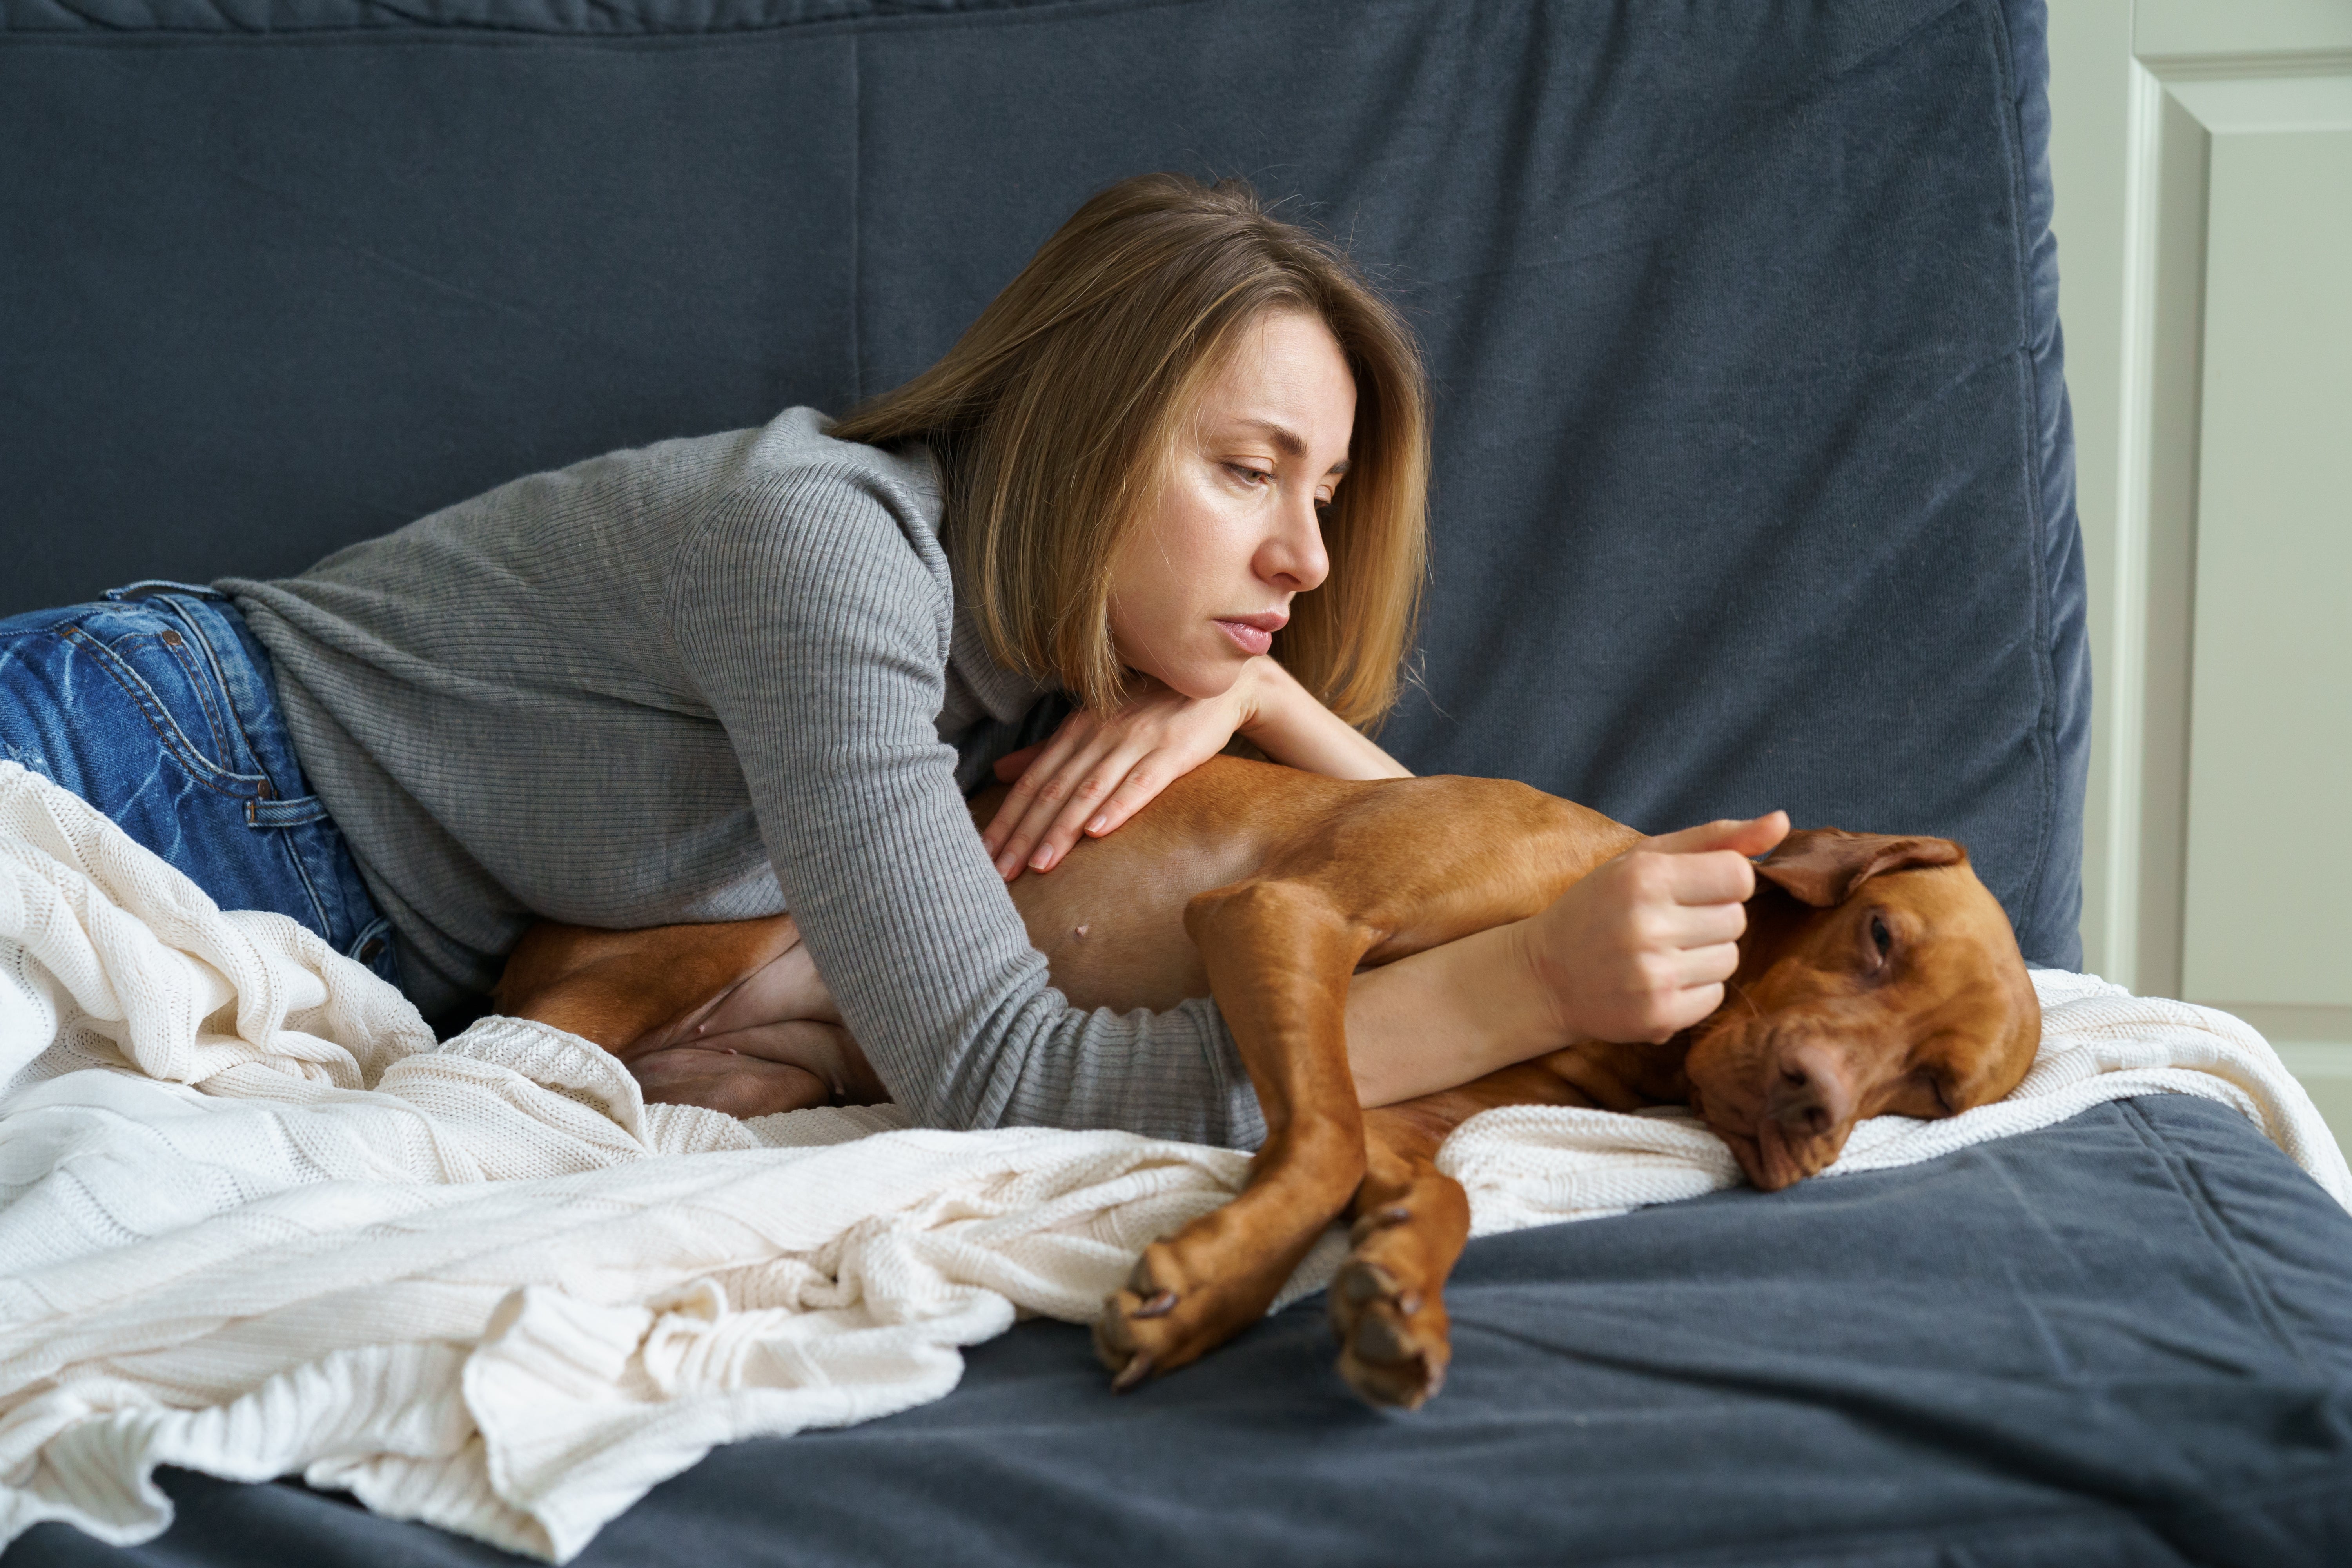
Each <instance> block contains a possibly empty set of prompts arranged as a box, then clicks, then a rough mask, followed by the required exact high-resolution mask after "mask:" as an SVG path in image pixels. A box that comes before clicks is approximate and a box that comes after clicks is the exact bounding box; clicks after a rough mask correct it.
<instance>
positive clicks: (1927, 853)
mask: <svg viewBox="0 0 2352 1568" xmlns="http://www.w3.org/2000/svg"><path fill="white" fill-rule="evenodd" d="M1968 858H1969V852H1968V851H1967V850H1966V849H1963V848H1961V847H1959V846H1958V844H1955V843H1953V842H1952V841H1951V840H1950V839H1948V838H1927V837H1918V836H1916V835H1907V834H1906V835H1901V836H1897V835H1895V834H1891V833H1848V832H1846V831H1845V830H1844V829H1843V828H1842V827H1801V828H1799V829H1797V830H1796V831H1795V832H1793V833H1791V834H1790V835H1789V837H1786V838H1783V839H1782V840H1780V847H1777V848H1775V849H1774V850H1773V851H1772V853H1771V854H1769V855H1768V856H1766V857H1765V858H1763V859H1761V860H1759V861H1758V862H1757V863H1756V874H1757V875H1758V876H1759V877H1762V878H1764V879H1766V880H1768V881H1770V882H1774V883H1777V884H1778V885H1779V886H1780V887H1781V888H1783V889H1786V890H1787V891H1789V892H1790V893H1791V894H1793V895H1794V896H1795V897H1797V898H1799V899H1801V900H1804V901H1805V902H1806V903H1809V904H1811V905H1813V906H1815V907H1816V908H1819V909H1828V908H1829V907H1830V906H1832V904H1842V903H1843V902H1845V900H1847V898H1848V897H1850V896H1851V895H1852V894H1853V890H1854V889H1856V888H1858V887H1860V886H1862V884H1863V883H1864V882H1866V881H1868V880H1869V879H1871V878H1873V877H1875V876H1877V875H1878V874H1879V873H1880V872H1881V871H1908V870H1910V869H1912V868H1915V867H1920V866H1960V865H1965V864H1967V862H1968Z"/></svg>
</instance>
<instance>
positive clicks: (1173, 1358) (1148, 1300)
mask: <svg viewBox="0 0 2352 1568" xmlns="http://www.w3.org/2000/svg"><path fill="white" fill-rule="evenodd" d="M1261 1283H1262V1282H1259V1281H1255V1280H1243V1281H1234V1280H1230V1279H1217V1278H1215V1277H1213V1276H1212V1277H1209V1278H1207V1279H1198V1278H1195V1277H1193V1276H1192V1274H1191V1273H1190V1272H1189V1271H1188V1270H1187V1269H1186V1268H1185V1267H1184V1262H1183V1256H1182V1252H1181V1238H1179V1239H1178V1241H1175V1242H1171V1241H1169V1240H1160V1241H1155V1242H1153V1243H1152V1244H1151V1245H1150V1247H1145V1248H1144V1250H1143V1256H1142V1257H1140V1258H1137V1259H1136V1260H1135V1269H1134V1272H1132V1273H1131V1274H1129V1276H1128V1279H1127V1284H1126V1286H1125V1288H1124V1289H1118V1290H1115V1291H1113V1292H1112V1293H1111V1294H1110V1296H1109V1297H1108V1298H1107V1299H1106V1300H1104V1302H1103V1310H1102V1316H1100V1317H1099V1318H1097V1319H1096V1320H1095V1332H1094V1340H1095V1354H1096V1355H1097V1357H1099V1358H1100V1359H1101V1361H1102V1363H1103V1365H1105V1366H1107V1367H1108V1368H1109V1369H1110V1371H1111V1373H1112V1377H1111V1384H1110V1385H1111V1388H1112V1389H1113V1391H1115V1392H1117V1393H1121V1394H1123V1393H1125V1392H1126V1391H1127V1390H1129V1389H1130V1388H1133V1387H1134V1386H1135V1385H1136V1384H1139V1383H1141V1382H1142V1381H1144V1379H1146V1378H1150V1377H1157V1376H1159V1375H1160V1373H1167V1372H1173V1371H1175V1370H1176V1368H1178V1367H1180V1366H1182V1365H1184V1364H1185V1363H1188V1362H1192V1361H1195V1360H1197V1359H1199V1358H1200V1357H1201V1356H1203V1355H1205V1354H1207V1353H1208V1352H1211V1351H1213V1350H1214V1349H1216V1348H1217V1347H1218V1346H1219V1345H1221V1344H1223V1343H1224V1342H1226V1341H1227V1340H1229V1339H1231V1338H1233V1337H1234V1335H1235V1334H1236V1333H1239V1332H1240V1331H1242V1330H1243V1329H1244V1328H1246V1327H1248V1326H1249V1324H1250V1323H1251V1322H1253V1321H1255V1320H1256V1319H1257V1318H1260V1317H1263V1316H1264V1315H1265V1308H1266V1301H1267V1300H1271V1299H1272V1292H1271V1290H1270V1289H1268V1290H1262V1289H1260V1288H1259V1287H1260V1284H1261Z"/></svg>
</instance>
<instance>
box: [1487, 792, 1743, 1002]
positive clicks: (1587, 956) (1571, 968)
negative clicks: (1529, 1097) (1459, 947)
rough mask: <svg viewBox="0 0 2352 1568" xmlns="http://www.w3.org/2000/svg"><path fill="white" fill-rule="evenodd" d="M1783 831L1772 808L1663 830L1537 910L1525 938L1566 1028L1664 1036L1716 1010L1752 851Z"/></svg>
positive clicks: (1732, 954)
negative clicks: (1740, 819) (1742, 816)
mask: <svg viewBox="0 0 2352 1568" xmlns="http://www.w3.org/2000/svg"><path fill="white" fill-rule="evenodd" d="M1788 831H1789V816H1788V813H1786V812H1782V811H1775V812H1771V813H1769V814H1768V815H1766V816H1759V817H1754V818H1751V819H1750V820H1748V821H1746V822H1731V821H1727V822H1710V823H1708V824H1706V826H1700V827H1686V828H1685V829H1683V831H1681V832H1680V833H1668V834H1664V835H1662V836H1661V837H1656V838H1653V839H1650V840H1649V841H1648V842H1646V843H1644V844H1643V845H1641V846H1639V847H1636V848H1633V849H1629V850H1627V851H1626V852H1625V853H1624V854H1622V855H1620V856H1618V857H1617V858H1615V859H1613V860H1610V861H1607V862H1605V863H1604V864H1602V865H1601V866H1600V867H1598V868H1595V869H1594V870H1593V871H1592V872H1591V874H1590V875H1588V876H1586V877H1585V878H1584V879H1583V880H1581V881H1580V882H1578V883H1577V884H1575V886H1573V887H1571V888H1570V889H1568V891H1566V892H1565V893H1562V894H1561V895H1560V896H1559V898H1558V899H1555V900H1553V901H1552V903H1551V905H1550V907H1549V908H1548V909H1546V910H1544V911H1543V912H1542V913H1541V914H1538V915H1537V916H1536V917H1535V918H1534V920H1533V921H1531V922H1530V930H1529V934H1530V935H1531V936H1532V937H1533V938H1534V942H1533V950H1534V953H1535V957H1536V961H1537V963H1538V966H1539V967H1540V969H1541V971H1542V979H1543V981H1544V984H1545V986H1546V988H1547V989H1548V990H1549V992H1550V993H1551V994H1552V996H1553V997H1554V999H1555V1000H1554V1005H1555V1006H1556V1007H1557V1008H1558V1010H1559V1026H1560V1030H1561V1033H1562V1034H1563V1036H1565V1037H1570V1038H1578V1039H1595V1040H1616V1041H1624V1042H1632V1041H1636V1040H1646V1041H1650V1042H1652V1043H1657V1042H1663V1041H1664V1040H1667V1039H1671V1038H1672V1037H1674V1036H1675V1034H1676V1033H1678V1032H1679V1031H1681V1030H1684V1029H1687V1028H1689V1027H1690V1026H1692V1025H1694V1024H1696V1023H1697V1022H1698V1021H1699V1020H1700V1019H1702V1018H1705V1017H1706V1016H1707V1015H1708V1014H1710V1013H1712V1012H1714V1011H1715V1010H1716V1009H1717V1007H1719V1006H1721V1005H1723V994H1724V985H1725V984H1726V983H1727V982H1728V981H1729V980H1730V979H1731V977H1732V975H1733V974H1734V973H1737V972H1738V968H1739V947H1738V941H1739V936H1740V933H1741V932H1743V931H1746V930H1747V929H1748V912H1747V910H1746V909H1745V908H1744V907H1743V906H1744V905H1745V904H1746V902H1747V900H1748V896H1749V895H1750V894H1752V893H1754V892H1755V890H1756V869H1755V868H1754V867H1753V866H1752V865H1750V864H1749V863H1748V862H1749V858H1750V857H1752V856H1757V855H1761V854H1763V853H1764V852H1765V851H1766V850H1768V849H1769V848H1771V847H1773V846H1774V845H1776V844H1778V843H1780V840H1781V839H1782V838H1783V837H1786V835H1787V834H1788Z"/></svg>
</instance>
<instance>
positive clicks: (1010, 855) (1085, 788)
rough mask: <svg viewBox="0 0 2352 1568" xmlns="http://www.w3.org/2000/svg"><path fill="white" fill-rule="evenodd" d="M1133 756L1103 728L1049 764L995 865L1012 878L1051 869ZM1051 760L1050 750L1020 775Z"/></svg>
mask: <svg viewBox="0 0 2352 1568" xmlns="http://www.w3.org/2000/svg"><path fill="white" fill-rule="evenodd" d="M1132 759H1133V749H1132V748H1131V747H1130V746H1126V745H1122V744H1120V743H1119V742H1118V740H1117V738H1116V737H1114V736H1112V735H1109V734H1107V733H1106V734H1097V735H1096V736H1094V737H1092V738H1091V740H1090V741H1089V742H1088V743H1087V745H1085V746H1083V747H1080V748H1078V749H1076V751H1074V752H1071V754H1070V755H1069V756H1067V757H1066V758H1065V759H1064V760H1062V761H1061V762H1060V763H1058V764H1055V765H1053V773H1052V775H1051V776H1050V777H1047V778H1045V779H1044V780H1042V781H1041V782H1040V783H1039V784H1038V785H1037V787H1036V789H1035V790H1034V793H1033V795H1032V798H1031V800H1030V801H1029V803H1028V805H1027V808H1026V809H1025V810H1024V812H1023V814H1022V816H1021V820H1020V822H1019V824H1018V825H1017V826H1015V827H1014V828H1013V831H1012V832H1011V833H1010V834H1008V835H1007V836H1006V837H1005V839H1004V843H1003V847H1002V848H1001V849H1000V850H999V851H998V853H997V855H996V868H997V870H998V871H1000V872H1002V873H1003V875H1004V879H1005V880H1006V881H1008V882H1009V881H1011V880H1012V879H1013V878H1015V877H1018V876H1019V875H1020V874H1021V872H1022V871H1023V869H1024V868H1026V869H1028V870H1032V871H1045V870H1050V869H1052V868H1053V867H1054V865H1055V863H1056V862H1057V861H1059V860H1060V859H1061V858H1062V857H1063V856H1064V855H1066V854H1067V853H1069V848H1070V846H1071V845H1072V844H1074V843H1076V841H1077V837H1078V831H1079V829H1080V828H1082V827H1083V826H1085V825H1086V823H1087V819H1088V818H1089V817H1091V816H1094V815H1095V814H1096V813H1097V811H1099V810H1100V809H1101V807H1102V801H1103V797H1104V796H1106V795H1108V794H1110V792H1111V791H1112V790H1113V789H1114V788H1116V787H1117V786H1118V781H1119V780H1120V779H1121V778H1123V777H1124V776H1126V772H1127V768H1128V767H1129V765H1131V763H1132ZM1049 764H1052V759H1051V757H1050V756H1049V757H1041V758H1039V759H1038V761H1037V762H1035V763H1032V764H1031V765H1030V769H1029V772H1028V773H1026V774H1024V775H1023V776H1024V779H1027V778H1035V777H1036V776H1037V775H1038V774H1039V773H1044V772H1045V770H1046V768H1047V766H1048V765H1049ZM1012 805H1013V803H1012V801H1011V800H1009V799H1008V800H1007V801H1006V802H1005V809H1006V810H1008V811H1009V810H1011V809H1012ZM999 815H1000V816H1001V815H1002V813H1000V814H999Z"/></svg>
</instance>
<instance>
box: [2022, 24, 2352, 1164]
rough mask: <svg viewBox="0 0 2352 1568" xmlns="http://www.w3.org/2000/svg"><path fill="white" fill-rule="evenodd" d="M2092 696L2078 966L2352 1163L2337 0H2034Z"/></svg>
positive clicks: (2343, 256)
mask: <svg viewBox="0 0 2352 1568" xmlns="http://www.w3.org/2000/svg"><path fill="white" fill-rule="evenodd" d="M2050 47H2051V107H2052V134H2051V142H2052V149H2051V151H2052V163H2053V179H2054V181H2055V184H2056V187H2057V207H2056V227H2057V231H2058V242H2059V271H2060V278H2061V295H2060V316H2061V320H2062V321H2063V323H2064V326H2065V330H2066V340H2067V341H2066V349H2067V356H2066V358H2067V363H2066V374H2067V382H2068V385H2069V388H2070V391H2071V393H2072V396H2073V404H2074V422H2075V435H2076V450H2077V464H2078V504H2079V507H2080V510H2081V513H2082V520H2083V533H2084V550H2085V562H2086V565H2087V567H2088V571H2089V577H2090V590H2091V637H2092V650H2093V660H2094V675H2095V681H2096V700H2095V704H2094V708H2093V712H2094V722H2093V741H2092V773H2091V785H2090V801H2089V811H2088V820H2087V822H2086V828H2087V833H2086V838H2087V843H2086V846H2085V850H2084V868H2083V869H2084V922H2083V936H2084V951H2085V955H2086V956H2085V959H2084V963H2085V966H2086V967H2088V968H2090V969H2092V970H2094V971H2096V972H2098V973H2103V974H2105V975H2106V976H2108V977H2109V978H2110V979H2114V980H2117V981H2120V982H2122V983H2123V984H2127V985H2130V986H2131V987H2132V988H2133V989H2134V990H2136V991H2139V992H2142V993H2145V994H2162V995H2179V996H2186V997H2188V998H2189V1000H2192V1001H2197V1002H2203V1003H2208V1004H2210V1005H2218V1006H2223V1007H2227V1008H2229V1009H2230V1010H2231V1011H2232V1012H2235V1013H2238V1014H2239V1015H2240V1016H2243V1017H2245V1018H2247V1019H2248V1020H2249V1021H2250V1022H2252V1023H2253V1024H2254V1025H2255V1026H2257V1027H2259V1028H2261V1029H2262V1030H2263V1033H2264V1034H2266V1035H2267V1036H2268V1037H2270V1038H2271V1040H2272V1041H2273V1044H2276V1045H2277V1046H2278V1047H2280V1051H2281V1054H2282V1055H2283V1056H2284V1057H2285V1058H2287V1063H2288V1066H2289V1067H2291V1068H2294V1070H2295V1071H2296V1072H2297V1074H2298V1075H2299V1076H2300V1077H2302V1078H2303V1079H2304V1080H2305V1084H2306V1086H2307V1087H2309V1088H2310V1089H2311V1090H2312V1092H2313V1096H2314V1098H2315V1100H2318V1101H2319V1102H2320V1106H2321V1109H2322V1110H2324V1111H2326V1113H2327V1115H2328V1117H2329V1119H2330V1121H2331V1122H2332V1123H2333V1125H2334V1126H2335V1127H2336V1135H2337V1137H2338V1139H2339V1140H2340V1141H2342V1142H2346V1143H2347V1146H2352V822H2347V821H2346V820H2345V819H2347V818H2352V0H2136V3H2135V0H2051V7H2050Z"/></svg>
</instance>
